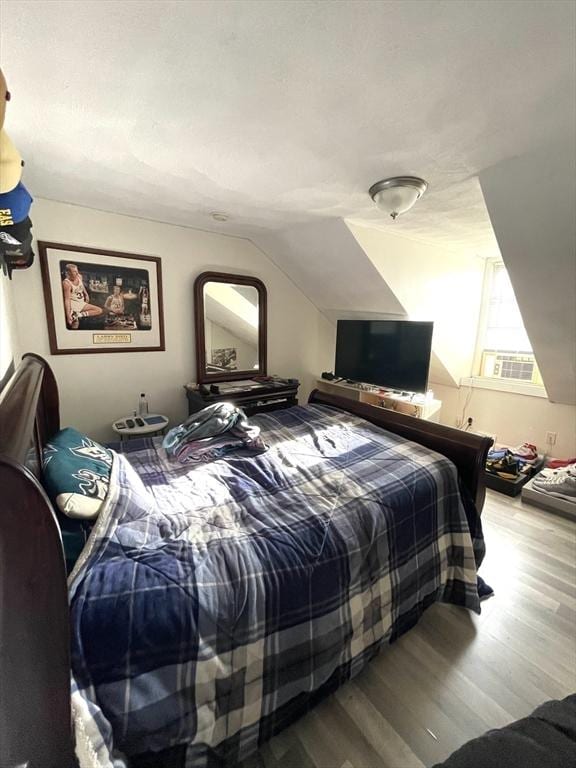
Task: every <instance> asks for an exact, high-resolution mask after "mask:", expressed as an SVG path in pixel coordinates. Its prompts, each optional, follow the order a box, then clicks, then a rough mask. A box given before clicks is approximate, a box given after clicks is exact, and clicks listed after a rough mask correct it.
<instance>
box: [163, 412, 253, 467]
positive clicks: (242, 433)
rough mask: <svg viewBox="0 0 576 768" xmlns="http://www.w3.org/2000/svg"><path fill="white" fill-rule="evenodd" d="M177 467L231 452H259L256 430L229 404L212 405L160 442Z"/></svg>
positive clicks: (243, 415)
mask: <svg viewBox="0 0 576 768" xmlns="http://www.w3.org/2000/svg"><path fill="white" fill-rule="evenodd" d="M162 445H163V446H164V449H165V450H166V453H167V454H168V455H169V456H172V457H174V458H175V459H177V460H178V461H179V462H180V463H181V464H193V463H198V462H205V461H214V460H215V459H221V458H222V457H223V456H227V455H229V454H230V453H233V452H234V451H240V450H243V451H248V452H249V453H263V452H264V451H265V450H266V444H265V443H264V441H263V440H262V438H261V437H260V427H257V426H256V425H255V424H249V423H248V419H247V418H246V414H245V413H244V411H242V410H240V408H236V406H234V405H232V404H231V403H214V405H209V406H208V407H207V408H203V409H202V410H201V411H198V412H197V413H193V414H192V416H189V417H188V419H187V420H186V421H185V422H184V423H183V424H180V426H178V427H174V429H171V430H170V431H169V432H168V434H167V435H166V437H165V438H164V441H163V443H162Z"/></svg>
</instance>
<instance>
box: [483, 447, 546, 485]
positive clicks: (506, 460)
mask: <svg viewBox="0 0 576 768" xmlns="http://www.w3.org/2000/svg"><path fill="white" fill-rule="evenodd" d="M537 461H538V451H537V450H536V446H535V445H532V443H522V445H518V446H516V448H493V449H492V450H491V451H489V452H488V458H487V459H486V471H487V472H490V473H491V474H493V475H498V477H504V478H506V479H507V480H515V479H516V478H517V477H519V476H520V475H529V474H530V473H531V472H532V469H533V467H534V465H535V464H536V462H537Z"/></svg>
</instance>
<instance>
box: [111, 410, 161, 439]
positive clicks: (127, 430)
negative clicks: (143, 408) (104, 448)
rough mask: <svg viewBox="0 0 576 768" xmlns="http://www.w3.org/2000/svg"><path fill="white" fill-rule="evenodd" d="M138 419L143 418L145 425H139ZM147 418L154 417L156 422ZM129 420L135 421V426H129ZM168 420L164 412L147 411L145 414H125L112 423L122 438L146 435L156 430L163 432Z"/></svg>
mask: <svg viewBox="0 0 576 768" xmlns="http://www.w3.org/2000/svg"><path fill="white" fill-rule="evenodd" d="M137 419H142V421H143V422H144V426H138V423H137V421H136V420H137ZM146 419H154V423H153V424H148V423H146ZM160 419H161V421H160ZM128 422H133V423H134V426H133V427H130V426H128ZM168 422H169V419H168V417H167V416H164V415H163V414H162V413H147V414H145V415H144V416H123V417H122V418H121V419H116V421H114V422H113V423H112V429H113V430H114V432H116V434H118V435H120V437H121V438H124V437H144V435H153V434H154V433H155V432H163V431H164V430H165V429H166V427H167V426H168ZM121 425H122V426H121Z"/></svg>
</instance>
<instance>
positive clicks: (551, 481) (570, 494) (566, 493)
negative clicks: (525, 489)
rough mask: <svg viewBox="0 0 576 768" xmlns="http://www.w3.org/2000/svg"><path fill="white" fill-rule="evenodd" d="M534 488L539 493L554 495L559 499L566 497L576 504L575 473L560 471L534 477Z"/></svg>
mask: <svg viewBox="0 0 576 768" xmlns="http://www.w3.org/2000/svg"><path fill="white" fill-rule="evenodd" d="M533 485H534V488H535V489H536V490H537V491H540V492H541V493H547V494H548V495H549V496H556V497H557V498H559V499H566V500H567V501H572V502H574V504H576V475H574V474H571V473H568V472H562V473H558V474H553V475H549V476H548V477H547V478H543V479H542V480H540V479H539V476H538V477H536V478H535V479H534V483H533Z"/></svg>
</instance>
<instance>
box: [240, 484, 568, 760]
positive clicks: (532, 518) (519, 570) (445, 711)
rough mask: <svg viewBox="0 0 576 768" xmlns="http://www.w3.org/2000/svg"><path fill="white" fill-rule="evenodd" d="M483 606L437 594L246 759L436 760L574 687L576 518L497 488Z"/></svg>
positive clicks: (490, 508)
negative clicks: (401, 630) (362, 664)
mask: <svg viewBox="0 0 576 768" xmlns="http://www.w3.org/2000/svg"><path fill="white" fill-rule="evenodd" d="M482 519H483V525H484V535H485V538H486V544H487V555H486V559H485V561H484V564H483V566H482V568H481V575H482V576H483V577H484V579H485V580H486V581H487V582H488V583H489V584H490V585H491V586H492V587H493V588H494V591H495V596H494V597H492V598H491V599H490V600H487V601H486V602H484V603H483V604H482V615H481V616H476V615H472V614H470V613H468V611H465V610H463V609H459V608H456V607H453V606H445V605H435V606H433V607H432V608H430V610H429V611H428V612H427V613H426V614H425V616H424V617H423V619H422V620H421V622H420V623H419V624H418V626H417V627H415V628H414V629H413V630H412V631H411V632H409V633H408V634H407V635H405V636H404V637H402V638H401V639H400V640H399V641H398V642H397V643H395V644H394V645H392V646H390V647H389V648H387V649H385V650H383V651H382V652H381V653H380V655H379V656H378V657H377V658H376V659H374V660H373V661H372V662H371V663H370V664H369V665H368V667H367V668H366V669H365V670H364V671H363V672H362V673H361V674H360V675H359V676H358V677H357V678H355V679H354V680H353V681H351V682H350V683H347V684H346V685H345V686H343V687H342V688H341V689H340V690H339V691H338V692H337V693H336V694H335V695H334V696H333V697H331V698H330V699H328V700H326V701H325V702H324V703H322V704H321V705H320V706H318V707H317V708H316V709H315V710H313V711H312V712H310V713H309V714H308V715H306V717H304V718H302V719H301V720H300V721H298V722H297V723H295V724H294V725H293V726H292V727H291V728H289V729H288V730H286V731H284V732H283V733H281V734H279V735H278V736H276V737H275V738H274V739H272V741H271V742H269V743H268V744H265V745H264V746H263V748H262V749H261V751H260V753H259V754H258V755H257V756H256V757H255V758H254V759H253V760H250V761H248V762H247V763H246V764H245V766H244V768H256V767H258V768H422V767H423V766H424V767H426V768H428V767H429V766H431V765H433V764H434V763H436V762H438V761H441V760H444V759H445V758H446V757H448V755H449V754H450V753H451V752H452V751H453V750H455V749H456V748H457V747H459V746H460V745H461V744H463V743H464V742H465V741H468V740H469V739H471V738H473V737H475V736H479V735H480V734H482V733H484V731H486V730H487V729H489V728H498V727H501V726H503V725H506V724H507V723H509V722H511V721H513V720H516V719H518V718H520V717H524V716H526V715H528V714H529V713H530V712H531V711H532V710H533V709H534V707H536V706H537V705H538V704H541V703H542V702H544V701H546V700H547V699H551V698H562V697H564V696H567V695H568V694H570V693H573V692H574V691H575V690H576V523H574V522H572V521H569V520H565V519H563V518H561V517H557V516H556V515H553V514H550V513H548V512H544V511H540V510H538V509H537V508H535V507H532V506H529V505H526V504H524V505H523V504H522V503H521V502H520V500H513V499H509V498H507V497H506V496H503V495H501V494H498V493H496V492H493V491H488V497H487V500H486V505H485V507H484V513H483V517H482Z"/></svg>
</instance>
